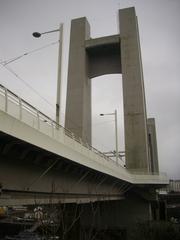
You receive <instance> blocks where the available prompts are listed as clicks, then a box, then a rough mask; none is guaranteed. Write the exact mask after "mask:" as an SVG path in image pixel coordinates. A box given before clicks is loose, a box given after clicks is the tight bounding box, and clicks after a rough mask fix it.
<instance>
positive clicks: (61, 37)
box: [32, 23, 63, 125]
mask: <svg viewBox="0 0 180 240" xmlns="http://www.w3.org/2000/svg"><path fill="white" fill-rule="evenodd" d="M53 32H59V54H58V73H57V96H56V123H57V124H58V125H59V124H60V111H61V75H62V43H63V23H61V24H60V26H59V28H58V29H55V30H52V31H48V32H43V33H39V32H33V34H32V35H33V37H35V38H39V37H41V36H42V35H44V34H48V33H53Z"/></svg>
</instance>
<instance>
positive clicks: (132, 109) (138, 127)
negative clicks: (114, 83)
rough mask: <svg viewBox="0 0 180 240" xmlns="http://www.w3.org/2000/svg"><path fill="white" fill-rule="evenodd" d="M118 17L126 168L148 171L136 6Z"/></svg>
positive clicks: (122, 11) (121, 11) (121, 12)
mask: <svg viewBox="0 0 180 240" xmlns="http://www.w3.org/2000/svg"><path fill="white" fill-rule="evenodd" d="M119 17H120V36H121V63H122V78H123V100H124V125H125V151H126V167H127V168H128V169H136V170H142V171H143V170H144V171H148V165H149V164H148V141H147V124H146V107H145V95H144V83H143V72H142V62H141V53H140V43H139V33H138V24H137V18H136V14H135V9H134V8H127V9H122V10H120V11H119Z"/></svg>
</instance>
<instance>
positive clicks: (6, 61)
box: [0, 40, 112, 148]
mask: <svg viewBox="0 0 180 240" xmlns="http://www.w3.org/2000/svg"><path fill="white" fill-rule="evenodd" d="M58 42H59V40H58V41H56V42H51V43H50V44H46V45H44V46H42V47H40V48H36V49H33V50H31V51H29V52H25V53H23V54H21V55H19V56H17V57H14V58H10V59H8V60H2V61H1V62H0V65H1V66H3V67H4V68H5V69H6V70H7V71H9V72H10V73H11V74H13V75H14V76H15V77H16V78H17V79H18V80H20V81H21V82H23V83H24V84H25V85H26V86H27V87H28V88H30V89H31V90H32V91H33V92H35V93H36V94H37V95H38V96H39V97H40V98H41V99H43V100H44V101H45V102H46V103H47V104H48V105H49V106H50V107H51V108H53V109H54V105H53V104H51V103H50V102H49V101H48V100H47V99H46V98H44V97H43V96H42V95H41V94H40V93H39V92H38V91H37V90H36V89H34V88H33V87H32V86H31V85H30V84H28V83H27V82H26V81H25V80H24V79H23V78H22V77H20V76H19V75H18V74H17V73H16V72H15V71H14V70H12V68H10V67H9V66H7V65H8V64H10V63H13V62H15V61H17V60H19V59H21V58H23V57H25V56H28V55H30V54H32V53H35V52H37V51H40V50H42V49H45V48H48V47H50V46H52V45H55V44H57V43H58ZM61 114H62V115H63V117H64V115H65V114H64V113H62V112H61ZM70 122H72V123H73V124H75V123H74V121H72V119H71V120H70ZM108 122H112V121H106V122H103V123H108ZM103 123H98V124H93V125H99V124H103ZM75 125H77V124H75ZM101 145H102V144H101ZM102 147H105V146H103V145H102ZM106 148H107V146H106Z"/></svg>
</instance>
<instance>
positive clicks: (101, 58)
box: [86, 34, 121, 78]
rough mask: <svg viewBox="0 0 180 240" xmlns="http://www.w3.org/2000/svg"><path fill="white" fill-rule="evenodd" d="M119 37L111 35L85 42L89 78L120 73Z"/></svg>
mask: <svg viewBox="0 0 180 240" xmlns="http://www.w3.org/2000/svg"><path fill="white" fill-rule="evenodd" d="M119 44H120V36H119V34H118V35H113V36H107V37H101V38H96V39H90V40H86V51H87V54H88V59H89V72H88V76H89V78H93V77H97V76H101V75H104V74H112V73H121V62H120V60H121V58H120V47H119Z"/></svg>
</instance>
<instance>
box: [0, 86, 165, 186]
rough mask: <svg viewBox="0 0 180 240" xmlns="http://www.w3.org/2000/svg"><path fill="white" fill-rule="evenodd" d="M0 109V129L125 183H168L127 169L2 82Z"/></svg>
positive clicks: (156, 175)
mask: <svg viewBox="0 0 180 240" xmlns="http://www.w3.org/2000/svg"><path fill="white" fill-rule="evenodd" d="M0 109H1V112H2V113H4V114H1V118H0V131H2V132H5V133H7V134H9V135H12V136H14V137H16V138H19V139H22V140H23V141H27V142H29V143H31V144H34V145H36V146H38V147H40V148H43V149H46V150H48V151H50V152H53V153H55V154H58V155H60V156H63V157H65V158H67V159H69V160H71V161H73V162H76V163H78V164H81V165H84V166H86V167H88V168H91V169H94V170H96V171H99V172H102V173H105V174H107V175H110V176H113V177H115V178H118V179H121V180H124V181H126V182H129V183H133V184H167V183H168V180H167V176H166V174H161V173H157V174H156V173H153V174H151V173H148V172H147V171H140V172H137V171H133V170H132V171H128V170H127V169H125V168H124V167H123V166H121V164H120V163H116V162H115V161H114V160H113V159H111V158H109V157H107V156H106V155H105V154H103V153H102V152H100V151H99V150H97V149H96V148H94V147H92V146H90V145H89V144H88V143H85V142H83V141H82V139H81V138H80V137H77V136H75V135H74V134H73V133H72V132H71V131H69V130H68V129H65V128H64V127H62V126H61V125H58V124H57V123H56V122H55V121H54V120H52V119H51V118H50V117H48V116H46V115H45V114H44V113H42V112H41V111H39V110H38V109H36V108H35V107H33V106H32V105H30V104H29V103H28V102H26V101H25V100H23V99H21V98H19V97H18V96H17V95H16V94H14V93H13V92H11V91H10V90H8V89H7V88H5V87H4V86H2V85H0ZM45 136H47V137H46V139H45Z"/></svg>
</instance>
